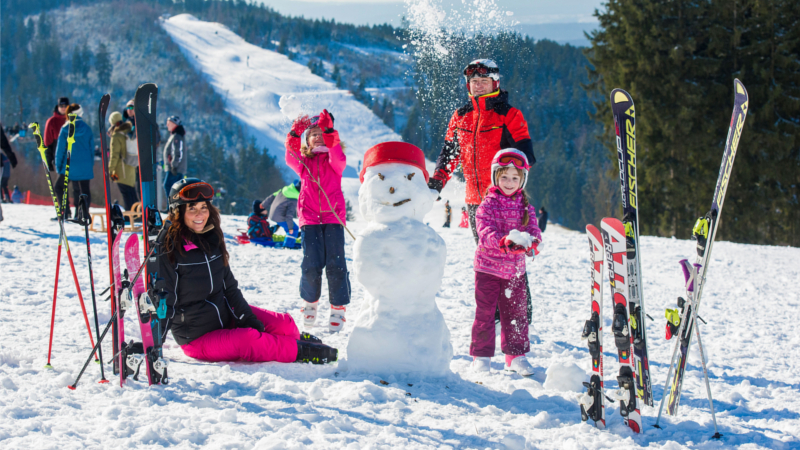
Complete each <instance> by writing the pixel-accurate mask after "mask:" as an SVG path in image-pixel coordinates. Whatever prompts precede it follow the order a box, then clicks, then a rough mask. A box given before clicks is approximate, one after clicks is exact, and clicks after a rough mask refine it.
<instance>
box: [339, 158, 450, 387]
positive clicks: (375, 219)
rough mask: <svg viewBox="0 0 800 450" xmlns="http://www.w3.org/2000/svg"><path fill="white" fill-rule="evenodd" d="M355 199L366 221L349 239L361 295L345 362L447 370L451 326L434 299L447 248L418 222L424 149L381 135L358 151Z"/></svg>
mask: <svg viewBox="0 0 800 450" xmlns="http://www.w3.org/2000/svg"><path fill="white" fill-rule="evenodd" d="M360 178H361V183H362V184H361V188H360V189H359V191H358V202H359V208H360V210H361V215H362V216H364V218H365V219H366V220H367V221H368V222H369V223H368V224H367V226H366V228H365V229H364V230H363V232H362V233H361V236H359V238H358V239H357V240H356V243H355V249H354V262H355V276H356V278H357V279H358V281H359V282H360V283H361V284H362V285H364V287H365V288H366V290H367V292H368V294H367V298H366V302H365V304H364V306H362V310H361V313H360V315H359V316H358V317H357V318H356V321H355V326H354V328H353V333H352V335H351V336H350V341H349V342H348V344H347V359H348V361H347V367H348V368H349V369H350V370H353V371H362V372H370V373H377V374H386V375H404V374H416V375H431V376H443V375H445V374H447V373H449V370H450V360H451V359H452V358H453V347H452V345H451V344H450V331H449V330H448V329H447V325H446V324H445V322H444V317H443V316H442V313H441V311H439V308H438V307H437V306H436V292H438V291H439V287H440V286H441V284H442V276H443V275H444V265H445V259H446V256H447V248H446V246H445V243H444V240H442V238H441V237H440V236H439V235H438V234H437V233H436V232H435V231H434V230H433V229H432V228H431V227H429V226H428V225H426V224H424V223H422V222H421V220H422V218H423V217H424V216H425V214H426V213H427V212H428V211H430V210H431V208H432V206H433V201H434V199H435V197H433V196H432V194H431V191H430V189H428V185H427V182H428V172H427V170H426V169H425V155H424V154H423V153H422V150H420V149H419V148H417V147H416V146H414V145H411V144H406V143H403V142H384V143H382V144H378V145H376V146H374V147H372V148H370V149H369V150H367V152H366V153H365V154H364V167H363V169H362V170H361V176H360Z"/></svg>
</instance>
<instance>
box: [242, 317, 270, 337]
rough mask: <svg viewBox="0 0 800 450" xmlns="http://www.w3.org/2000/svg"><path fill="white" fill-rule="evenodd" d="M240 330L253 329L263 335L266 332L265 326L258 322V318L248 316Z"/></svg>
mask: <svg viewBox="0 0 800 450" xmlns="http://www.w3.org/2000/svg"><path fill="white" fill-rule="evenodd" d="M240 328H252V329H254V330H258V331H259V332H261V333H263V332H264V324H263V323H262V322H261V321H260V320H258V317H256V316H247V317H246V318H245V319H244V320H242V322H241V325H240Z"/></svg>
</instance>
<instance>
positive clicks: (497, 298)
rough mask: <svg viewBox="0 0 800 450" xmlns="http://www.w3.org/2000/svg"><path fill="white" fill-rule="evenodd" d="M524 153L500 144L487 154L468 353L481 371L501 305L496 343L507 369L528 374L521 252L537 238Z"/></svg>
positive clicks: (487, 358)
mask: <svg viewBox="0 0 800 450" xmlns="http://www.w3.org/2000/svg"><path fill="white" fill-rule="evenodd" d="M529 168H530V166H529V165H528V159H527V158H526V157H525V154H524V153H522V152H521V151H519V150H516V149H507V150H500V151H499V152H497V154H496V155H495V156H494V158H493V160H492V187H490V188H489V189H488V190H487V193H486V196H485V197H484V199H483V202H482V203H481V205H480V206H479V207H478V211H477V214H476V228H477V231H478V249H477V250H476V251H475V303H476V305H477V309H476V311H475V322H474V323H473V324H472V343H471V345H470V348H469V354H470V355H471V356H472V357H473V361H472V368H473V369H474V370H476V371H481V372H486V371H489V369H490V362H491V359H492V356H494V346H495V321H494V317H495V309H497V308H499V309H500V325H501V335H500V342H501V349H502V351H503V353H505V355H506V366H505V368H506V370H511V371H514V372H517V373H519V374H520V375H523V376H530V375H532V374H533V367H531V365H530V363H529V362H528V360H527V359H525V353H527V352H529V351H530V343H529V342H528V316H527V298H526V294H525V256H526V255H527V256H533V254H534V252H537V253H538V251H537V246H538V245H539V243H540V242H541V240H542V233H541V231H540V230H539V226H538V223H537V221H536V211H535V209H534V207H532V206H530V204H529V203H528V198H527V196H526V194H525V190H524V188H525V183H526V181H527V177H528V169H529Z"/></svg>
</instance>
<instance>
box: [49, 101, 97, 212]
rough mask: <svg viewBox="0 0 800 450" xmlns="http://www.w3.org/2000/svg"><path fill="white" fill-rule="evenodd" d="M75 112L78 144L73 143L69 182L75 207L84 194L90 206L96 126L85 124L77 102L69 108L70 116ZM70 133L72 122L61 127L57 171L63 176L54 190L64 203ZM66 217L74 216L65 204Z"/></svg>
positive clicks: (57, 151)
mask: <svg viewBox="0 0 800 450" xmlns="http://www.w3.org/2000/svg"><path fill="white" fill-rule="evenodd" d="M72 113H74V114H75V115H76V116H77V117H76V118H75V143H74V144H72V155H71V156H70V163H69V164H70V167H69V181H71V182H72V198H73V201H74V203H75V208H77V207H78V199H80V197H81V194H86V195H87V196H88V197H89V198H88V203H89V204H90V205H91V204H92V193H91V192H90V191H89V182H90V181H91V180H92V178H94V133H93V132H92V127H90V126H89V125H87V124H86V122H84V121H83V119H82V116H83V109H81V107H80V105H78V104H77V103H73V104H71V105H69V107H68V108H67V114H72ZM68 134H69V122H66V123H65V125H64V126H63V127H61V132H60V133H59V135H58V144H57V145H56V160H55V164H56V169H57V170H58V173H59V177H58V181H56V185H55V186H53V190H54V191H55V192H56V198H57V199H58V201H59V202H60V201H61V200H62V199H63V198H64V188H65V186H64V179H65V177H66V175H65V173H66V169H67V135H68ZM62 207H63V211H64V217H65V218H69V217H71V212H70V209H69V205H62Z"/></svg>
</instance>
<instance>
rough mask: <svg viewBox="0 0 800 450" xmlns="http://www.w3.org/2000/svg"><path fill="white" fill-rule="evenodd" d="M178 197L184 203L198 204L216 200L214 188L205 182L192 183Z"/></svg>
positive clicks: (179, 192)
mask: <svg viewBox="0 0 800 450" xmlns="http://www.w3.org/2000/svg"><path fill="white" fill-rule="evenodd" d="M178 197H179V198H180V199H181V201H183V202H189V203H191V202H196V201H198V200H211V199H213V198H214V188H213V187H212V186H211V185H210V184H208V183H205V182H200V183H192V184H190V185H188V186H185V187H184V188H183V189H181V190H180V191H178Z"/></svg>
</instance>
